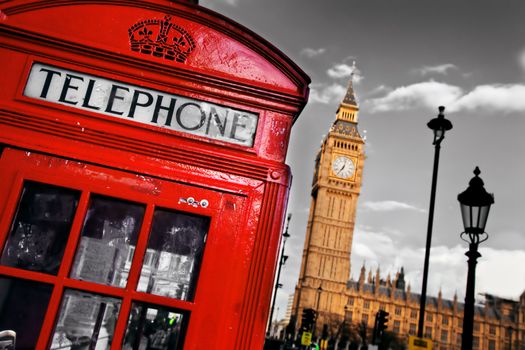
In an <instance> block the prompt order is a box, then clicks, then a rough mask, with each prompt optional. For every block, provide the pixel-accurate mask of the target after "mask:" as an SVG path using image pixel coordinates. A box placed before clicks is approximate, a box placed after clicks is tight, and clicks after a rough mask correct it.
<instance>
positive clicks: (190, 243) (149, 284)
mask: <svg viewBox="0 0 525 350" xmlns="http://www.w3.org/2000/svg"><path fill="white" fill-rule="evenodd" d="M209 225H210V219H209V218H207V217H204V216H197V215H190V214H184V213H180V212H175V211H169V210H165V209H158V210H155V213H154V214H153V222H152V226H151V233H150V237H149V242H148V248H147V252H146V255H145V257H144V264H143V266H142V271H141V275H140V280H139V285H138V287H137V290H138V291H139V292H147V293H151V294H156V295H162V296H167V297H171V298H177V299H181V300H192V299H193V294H194V291H195V285H196V282H197V276H198V273H199V268H200V263H201V260H202V254H203V251H204V243H205V241H206V234H207V232H208V227H209Z"/></svg>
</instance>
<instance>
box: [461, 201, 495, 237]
mask: <svg viewBox="0 0 525 350" xmlns="http://www.w3.org/2000/svg"><path fill="white" fill-rule="evenodd" d="M460 206H461V216H462V218H463V226H464V228H465V232H466V233H476V234H482V233H483V232H485V225H486V224H487V218H488V216H489V209H490V205H486V206H470V205H465V204H461V205H460Z"/></svg>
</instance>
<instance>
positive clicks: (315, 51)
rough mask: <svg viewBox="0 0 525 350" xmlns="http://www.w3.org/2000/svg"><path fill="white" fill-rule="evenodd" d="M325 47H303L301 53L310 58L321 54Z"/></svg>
mask: <svg viewBox="0 0 525 350" xmlns="http://www.w3.org/2000/svg"><path fill="white" fill-rule="evenodd" d="M325 51H326V49H325V48H322V47H321V48H318V49H312V48H310V47H307V48H305V49H302V50H301V55H304V56H306V57H308V58H312V57H316V56H319V55H322V54H323V53H325Z"/></svg>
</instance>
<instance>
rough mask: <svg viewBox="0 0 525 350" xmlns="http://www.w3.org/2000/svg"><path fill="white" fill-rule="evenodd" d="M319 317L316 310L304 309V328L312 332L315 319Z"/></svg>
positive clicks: (302, 323)
mask: <svg viewBox="0 0 525 350" xmlns="http://www.w3.org/2000/svg"><path fill="white" fill-rule="evenodd" d="M316 317H317V312H315V310H314V309H304V310H303V315H302V320H301V321H302V322H301V325H302V328H304V329H307V330H310V329H311V328H312V325H313V324H314V323H315V318H316Z"/></svg>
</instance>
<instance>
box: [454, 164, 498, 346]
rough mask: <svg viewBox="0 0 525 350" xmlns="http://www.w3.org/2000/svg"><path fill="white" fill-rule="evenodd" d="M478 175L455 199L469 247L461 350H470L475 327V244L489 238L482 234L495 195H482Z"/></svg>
mask: <svg viewBox="0 0 525 350" xmlns="http://www.w3.org/2000/svg"><path fill="white" fill-rule="evenodd" d="M479 174H480V171H479V168H478V167H476V169H475V170H474V175H475V176H474V177H473V178H472V179H471V180H470V182H469V186H468V188H467V189H466V190H465V191H464V192H462V193H460V194H459V195H458V201H459V204H460V207H461V216H462V218H463V226H464V227H465V231H464V232H462V233H461V236H460V237H461V239H462V240H464V241H465V242H467V243H468V244H469V250H468V252H467V253H465V255H466V256H468V273H467V290H466V293H465V311H464V314H463V337H462V339H461V349H462V350H471V349H472V329H473V326H474V289H475V282H476V263H477V259H478V258H479V257H480V256H481V254H480V253H478V244H479V243H481V242H484V241H486V240H487V239H488V238H489V235H488V234H487V233H486V232H485V225H486V223H487V217H488V216H489V210H490V206H491V205H492V204H493V203H494V195H492V194H490V193H488V192H487V191H485V188H484V187H483V180H481V178H480V177H479Z"/></svg>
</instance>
